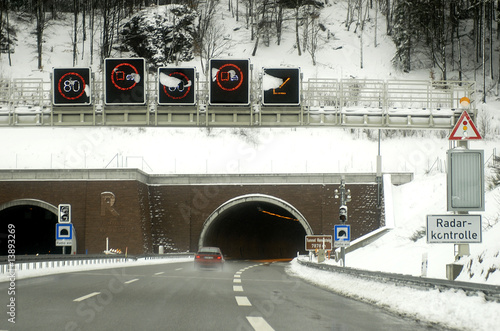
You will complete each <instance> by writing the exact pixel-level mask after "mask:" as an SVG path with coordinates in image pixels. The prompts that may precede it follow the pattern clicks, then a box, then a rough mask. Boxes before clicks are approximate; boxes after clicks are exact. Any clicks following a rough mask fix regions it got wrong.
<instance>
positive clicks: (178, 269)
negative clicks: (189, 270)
mask: <svg viewBox="0 0 500 331" xmlns="http://www.w3.org/2000/svg"><path fill="white" fill-rule="evenodd" d="M182 269H184V268H177V269H175V271H180V270H182Z"/></svg>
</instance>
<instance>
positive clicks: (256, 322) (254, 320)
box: [247, 316, 274, 331]
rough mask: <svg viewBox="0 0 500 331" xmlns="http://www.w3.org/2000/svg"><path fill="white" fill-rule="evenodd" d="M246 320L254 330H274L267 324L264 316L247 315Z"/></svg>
mask: <svg viewBox="0 0 500 331" xmlns="http://www.w3.org/2000/svg"><path fill="white" fill-rule="evenodd" d="M247 320H248V322H249V323H250V325H251V326H252V327H253V328H254V330H255V331H274V329H273V328H272V327H271V326H270V325H269V324H267V322H266V320H265V319H264V317H260V316H247Z"/></svg>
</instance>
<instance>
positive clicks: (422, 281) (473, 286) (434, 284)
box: [297, 259, 500, 302]
mask: <svg viewBox="0 0 500 331" xmlns="http://www.w3.org/2000/svg"><path fill="white" fill-rule="evenodd" d="M297 261H298V262H299V264H302V265H304V266H307V267H309V268H315V269H320V270H325V271H329V272H336V273H342V274H346V275H349V276H352V277H358V278H363V279H369V280H372V281H377V282H383V283H387V282H390V283H393V284H396V285H399V286H411V287H418V288H422V289H439V290H448V289H455V290H462V291H464V292H465V293H466V294H467V295H477V293H484V298H485V299H486V300H488V301H496V302H500V286H497V285H488V284H481V283H470V282H461V281H454V280H453V281H452V280H445V279H436V278H424V277H415V276H410V275H403V274H395V273H388V272H380V271H369V270H361V269H355V268H348V267H339V266H335V265H331V264H324V263H314V262H308V261H304V260H301V259H297Z"/></svg>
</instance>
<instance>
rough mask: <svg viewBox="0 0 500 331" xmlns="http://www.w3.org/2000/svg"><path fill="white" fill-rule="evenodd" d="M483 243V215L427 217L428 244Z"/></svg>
mask: <svg viewBox="0 0 500 331" xmlns="http://www.w3.org/2000/svg"><path fill="white" fill-rule="evenodd" d="M481 242H482V227H481V215H469V214H463V215H427V243H429V244H434V243H454V244H467V243H469V244H470V243H481Z"/></svg>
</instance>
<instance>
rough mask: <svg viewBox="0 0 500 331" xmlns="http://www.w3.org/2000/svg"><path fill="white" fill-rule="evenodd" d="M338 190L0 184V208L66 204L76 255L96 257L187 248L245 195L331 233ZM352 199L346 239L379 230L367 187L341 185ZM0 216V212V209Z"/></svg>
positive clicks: (317, 230) (111, 183) (373, 194)
mask: <svg viewBox="0 0 500 331" xmlns="http://www.w3.org/2000/svg"><path fill="white" fill-rule="evenodd" d="M336 188H338V185H333V184H332V185H322V184H310V185H307V184H306V185H299V184H283V185H277V184H271V185H229V184H226V185H147V184H144V183H142V182H140V181H136V180H113V181H105V180H103V181H92V180H89V181H85V180H79V181H4V182H0V205H2V204H4V203H7V202H10V201H13V200H16V199H38V200H42V201H44V202H46V203H49V204H52V205H54V206H57V205H58V204H60V203H69V204H71V206H72V223H73V224H74V227H75V230H76V236H77V244H78V253H80V254H84V253H85V252H86V251H88V253H89V254H91V253H99V252H102V251H103V250H104V249H105V244H106V237H108V238H109V245H110V248H120V249H122V250H125V248H126V247H128V252H129V254H142V253H144V252H158V246H159V245H163V246H165V248H166V251H188V250H190V251H193V250H195V249H196V248H197V245H198V240H199V236H200V234H201V231H202V228H203V223H204V221H205V220H206V219H207V218H208V217H209V215H210V214H211V213H212V212H214V211H215V210H216V209H217V208H218V207H219V206H221V205H222V204H224V203H225V202H227V201H228V200H230V199H233V198H235V197H238V196H242V195H245V194H257V193H258V194H265V195H270V196H273V197H276V198H279V199H282V200H284V201H286V202H287V203H289V204H290V205H292V206H293V207H294V208H296V209H297V210H298V211H299V212H300V213H301V214H302V215H303V216H304V217H305V219H306V220H307V221H308V222H309V224H310V226H311V228H312V229H313V231H314V233H317V234H320V233H322V234H332V233H333V226H334V224H338V223H339V222H338V208H339V200H338V199H335V198H334V191H335V189H336ZM347 188H349V189H350V190H351V195H352V198H353V199H352V201H351V202H350V203H349V204H348V206H349V224H351V226H352V239H355V238H357V237H359V236H361V235H363V234H366V233H368V232H370V231H372V230H374V229H377V228H378V227H379V226H380V210H379V209H378V208H377V206H376V203H377V196H376V194H377V190H376V186H375V185H368V184H347ZM0 216H1V211H0Z"/></svg>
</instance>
